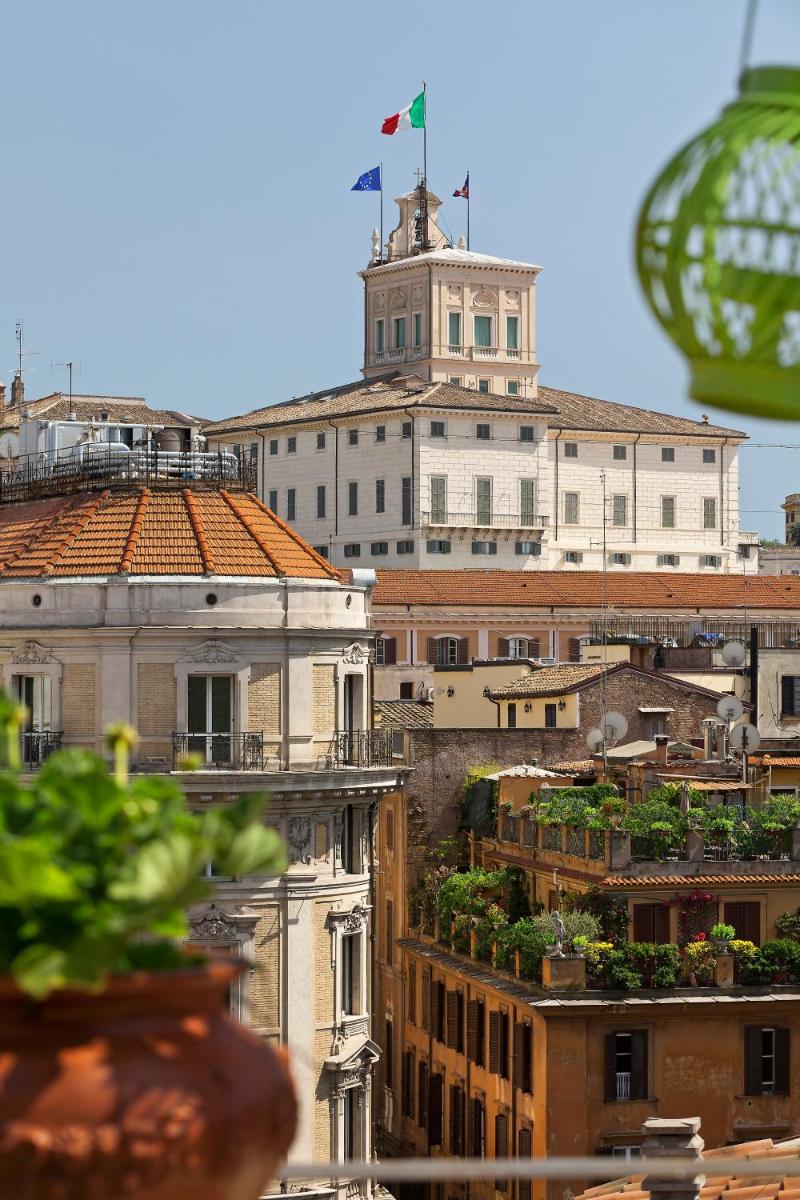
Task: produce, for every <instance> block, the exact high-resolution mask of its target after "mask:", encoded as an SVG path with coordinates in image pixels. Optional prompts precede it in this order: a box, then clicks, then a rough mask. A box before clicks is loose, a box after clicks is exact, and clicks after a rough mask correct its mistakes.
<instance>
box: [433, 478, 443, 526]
mask: <svg viewBox="0 0 800 1200" xmlns="http://www.w3.org/2000/svg"><path fill="white" fill-rule="evenodd" d="M431 521H432V522H433V524H434V525H443V524H444V523H445V522H446V521H447V476H446V475H431Z"/></svg>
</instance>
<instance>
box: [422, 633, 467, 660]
mask: <svg viewBox="0 0 800 1200" xmlns="http://www.w3.org/2000/svg"><path fill="white" fill-rule="evenodd" d="M468 657H469V640H468V639H467V638H457V637H438V638H436V637H430V638H428V662H429V663H430V664H431V665H432V666H436V667H453V666H463V665H464V664H465V663H466V662H467V660H468Z"/></svg>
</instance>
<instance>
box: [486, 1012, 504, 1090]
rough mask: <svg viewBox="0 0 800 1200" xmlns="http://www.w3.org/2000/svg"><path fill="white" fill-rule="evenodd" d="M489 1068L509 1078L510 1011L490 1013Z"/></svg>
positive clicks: (502, 1077) (495, 1073) (493, 1072)
mask: <svg viewBox="0 0 800 1200" xmlns="http://www.w3.org/2000/svg"><path fill="white" fill-rule="evenodd" d="M489 1070H490V1071H491V1072H492V1074H493V1075H499V1076H500V1078H501V1079H508V1013H501V1012H492V1013H489Z"/></svg>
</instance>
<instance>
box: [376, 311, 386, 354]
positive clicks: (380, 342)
mask: <svg viewBox="0 0 800 1200" xmlns="http://www.w3.org/2000/svg"><path fill="white" fill-rule="evenodd" d="M385 349H386V325H385V324H384V321H383V319H382V318H381V320H379V321H376V322H375V353H376V354H383V352H384V351H385Z"/></svg>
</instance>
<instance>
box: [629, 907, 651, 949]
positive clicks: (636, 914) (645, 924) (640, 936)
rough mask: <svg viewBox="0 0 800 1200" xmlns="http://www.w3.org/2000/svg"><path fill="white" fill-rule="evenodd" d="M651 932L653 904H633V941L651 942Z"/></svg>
mask: <svg viewBox="0 0 800 1200" xmlns="http://www.w3.org/2000/svg"><path fill="white" fill-rule="evenodd" d="M652 934H653V905H652V904H635V905H634V906H633V940H634V941H635V942H652V940H653V937H652Z"/></svg>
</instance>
